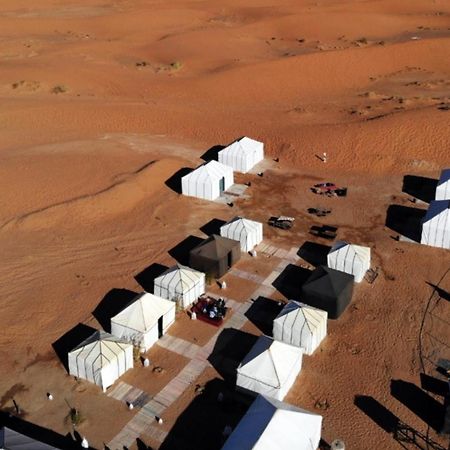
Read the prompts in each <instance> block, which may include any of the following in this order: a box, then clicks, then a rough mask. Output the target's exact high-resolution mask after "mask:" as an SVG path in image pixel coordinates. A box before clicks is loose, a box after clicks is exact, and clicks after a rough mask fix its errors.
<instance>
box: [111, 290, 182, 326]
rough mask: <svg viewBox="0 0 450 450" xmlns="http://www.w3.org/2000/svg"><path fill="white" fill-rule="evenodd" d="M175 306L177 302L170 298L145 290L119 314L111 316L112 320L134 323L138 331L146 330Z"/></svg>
mask: <svg viewBox="0 0 450 450" xmlns="http://www.w3.org/2000/svg"><path fill="white" fill-rule="evenodd" d="M174 307H175V304H174V303H173V302H171V301H170V300H166V299H164V298H161V297H158V296H157V295H154V294H150V293H148V292H143V293H141V294H139V295H138V296H137V297H136V299H135V300H134V301H133V302H132V303H130V304H129V305H128V306H127V307H126V308H124V309H123V310H122V311H121V312H120V313H119V314H117V315H115V316H114V317H113V318H111V322H115V323H118V324H122V325H130V326H131V325H132V328H134V329H135V330H136V331H141V332H146V331H148V330H149V329H150V328H152V327H153V326H154V325H155V322H156V321H157V320H158V319H159V317H161V316H163V315H164V314H166V313H167V312H169V311H170V310H171V309H173V308H174Z"/></svg>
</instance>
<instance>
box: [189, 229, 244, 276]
mask: <svg viewBox="0 0 450 450" xmlns="http://www.w3.org/2000/svg"><path fill="white" fill-rule="evenodd" d="M240 257H241V245H240V243H239V241H235V240H233V239H228V238H224V237H222V236H218V235H217V234H213V235H212V236H210V237H209V238H207V239H205V240H204V241H203V242H202V243H201V244H199V245H197V247H195V248H193V249H192V250H191V251H190V252H189V266H190V267H192V268H193V269H195V270H199V271H200V272H204V273H206V274H208V275H210V276H213V277H218V278H219V277H221V276H222V275H224V274H225V273H226V272H227V271H228V269H230V267H231V266H232V265H233V264H235V263H236V262H237V261H238V260H239V258H240Z"/></svg>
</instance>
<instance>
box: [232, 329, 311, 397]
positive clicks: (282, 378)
mask: <svg viewBox="0 0 450 450" xmlns="http://www.w3.org/2000/svg"><path fill="white" fill-rule="evenodd" d="M302 357H303V349H301V348H300V347H294V346H292V345H289V344H285V343H284V342H278V341H274V340H273V339H272V338H270V337H267V336H260V337H259V338H258V340H257V341H256V343H255V345H254V346H253V347H252V349H251V350H250V351H249V353H248V354H247V355H246V356H245V358H244V360H243V361H242V362H241V363H240V364H239V367H238V368H237V380H236V384H237V386H238V387H239V388H242V389H244V390H246V391H252V392H255V393H258V394H263V395H268V396H270V397H273V398H276V399H278V400H283V398H284V396H285V395H286V394H287V393H288V391H289V389H290V388H291V386H292V385H293V384H294V382H295V379H296V377H297V375H298V374H299V373H300V371H301V369H302Z"/></svg>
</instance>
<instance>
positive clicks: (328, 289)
mask: <svg viewBox="0 0 450 450" xmlns="http://www.w3.org/2000/svg"><path fill="white" fill-rule="evenodd" d="M354 280H355V277H354V276H353V275H350V274H348V273H345V272H341V271H339V270H334V269H330V268H329V267H325V266H319V267H318V268H317V269H316V270H314V272H313V273H312V274H311V275H310V276H309V278H308V279H307V280H306V282H305V284H304V285H303V286H302V290H301V300H302V302H303V303H306V304H307V305H310V306H314V307H315V308H319V309H322V310H324V311H327V312H328V318H329V319H337V318H338V317H339V316H340V315H341V314H342V313H343V312H344V311H345V308H346V307H347V305H348V304H349V303H350V301H351V299H352V294H353V283H354Z"/></svg>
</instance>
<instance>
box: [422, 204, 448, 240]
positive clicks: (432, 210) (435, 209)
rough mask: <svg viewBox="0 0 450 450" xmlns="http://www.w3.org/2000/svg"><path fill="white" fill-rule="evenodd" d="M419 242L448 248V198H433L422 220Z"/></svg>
mask: <svg viewBox="0 0 450 450" xmlns="http://www.w3.org/2000/svg"><path fill="white" fill-rule="evenodd" d="M420 242H421V244H425V245H431V246H433V247H441V248H448V249H450V200H434V201H432V202H431V203H430V206H429V207H428V210H427V213H426V215H425V218H424V219H423V221H422V237H421V239H420Z"/></svg>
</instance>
